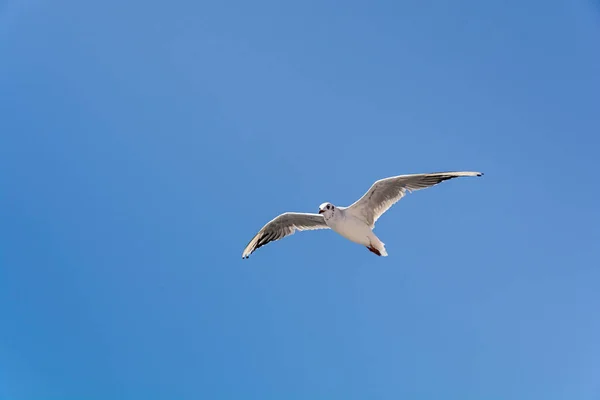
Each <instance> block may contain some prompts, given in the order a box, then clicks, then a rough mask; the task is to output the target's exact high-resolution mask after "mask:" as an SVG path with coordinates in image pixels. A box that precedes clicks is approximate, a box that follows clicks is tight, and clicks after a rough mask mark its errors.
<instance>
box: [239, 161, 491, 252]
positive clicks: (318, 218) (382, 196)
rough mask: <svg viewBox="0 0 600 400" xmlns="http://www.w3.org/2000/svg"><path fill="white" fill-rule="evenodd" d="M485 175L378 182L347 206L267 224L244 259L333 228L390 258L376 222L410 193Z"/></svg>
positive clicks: (325, 206) (324, 208)
mask: <svg viewBox="0 0 600 400" xmlns="http://www.w3.org/2000/svg"><path fill="white" fill-rule="evenodd" d="M482 175H483V173H482V172H471V171H459V172H435V173H430V174H411V175H398V176H392V177H389V178H384V179H380V180H378V181H376V182H375V183H374V184H373V185H371V187H370V188H369V190H368V191H367V192H366V193H365V194H364V195H363V196H362V197H361V198H360V199H358V200H357V201H356V202H354V203H353V204H352V205H350V206H348V207H340V206H335V205H333V204H331V203H329V202H326V203H323V204H321V205H320V206H319V213H318V214H310V213H297V212H286V213H283V214H281V215H279V216H277V217H275V218H274V219H272V220H271V221H269V222H267V224H266V225H265V226H263V227H262V229H261V230H260V231H258V233H257V234H256V235H255V236H254V237H253V238H252V240H251V241H250V242H249V243H248V245H247V246H246V248H245V249H244V252H243V253H242V259H244V258H248V257H250V254H252V253H253V252H254V251H256V249H258V248H259V247H262V246H264V245H266V244H267V243H270V242H273V241H277V240H280V239H283V238H284V237H286V236H290V235H293V234H294V233H295V232H296V231H297V230H298V231H305V230H315V229H332V230H333V231H335V232H336V233H338V234H340V235H341V236H343V237H345V238H346V239H348V240H350V241H352V242H354V243H358V244H360V245H363V246H365V247H366V248H367V249H369V251H371V252H372V253H375V254H376V255H378V256H384V257H385V256H387V255H388V254H387V251H386V250H385V243H383V242H382V241H381V240H379V238H378V237H377V236H376V235H375V233H373V229H374V228H375V222H377V220H378V219H379V217H381V216H382V215H383V213H385V212H386V211H387V210H389V208H390V207H391V206H393V205H394V204H395V203H396V202H398V201H399V200H400V199H401V198H403V197H404V196H405V195H406V193H407V192H409V193H412V192H413V191H415V190H420V189H425V188H428V187H431V186H435V185H437V184H438V183H440V182H443V181H447V180H449V179H453V178H458V177H461V176H482Z"/></svg>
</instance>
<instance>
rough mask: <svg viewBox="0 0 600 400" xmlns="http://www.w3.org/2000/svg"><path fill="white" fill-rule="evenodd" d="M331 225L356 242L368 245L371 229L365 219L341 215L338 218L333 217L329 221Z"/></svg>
mask: <svg viewBox="0 0 600 400" xmlns="http://www.w3.org/2000/svg"><path fill="white" fill-rule="evenodd" d="M327 225H329V227H330V228H331V229H332V230H333V231H335V232H337V233H338V234H340V235H341V236H343V237H345V238H346V239H348V240H351V241H353V242H355V243H360V244H365V245H368V244H369V243H370V241H369V238H368V237H369V234H370V233H371V229H370V228H369V227H368V226H367V224H365V223H364V222H363V221H361V220H359V219H356V218H353V217H351V216H340V217H338V218H331V219H330V220H328V221H327Z"/></svg>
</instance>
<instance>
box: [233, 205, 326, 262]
mask: <svg viewBox="0 0 600 400" xmlns="http://www.w3.org/2000/svg"><path fill="white" fill-rule="evenodd" d="M314 229H329V226H327V224H326V223H325V219H324V218H323V216H322V215H320V214H305V213H293V212H286V213H283V214H281V215H279V216H277V217H275V218H274V219H272V220H271V221H269V222H267V224H266V225H265V226H263V227H262V229H261V230H260V231H258V233H257V234H256V235H255V236H254V237H253V238H252V240H251V241H250V243H248V245H247V246H246V248H245V249H244V252H243V253H242V258H248V257H250V254H252V253H253V252H254V251H255V250H256V249H258V248H259V247H261V246H264V245H265V244H267V243H269V242H274V241H276V240H279V239H283V238H284V237H286V236H289V235H293V234H294V233H295V232H296V230H298V231H305V230H314Z"/></svg>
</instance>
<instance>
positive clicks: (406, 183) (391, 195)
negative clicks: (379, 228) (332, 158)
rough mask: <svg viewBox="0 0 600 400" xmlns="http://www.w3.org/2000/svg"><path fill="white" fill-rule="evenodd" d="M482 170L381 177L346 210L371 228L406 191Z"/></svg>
mask: <svg viewBox="0 0 600 400" xmlns="http://www.w3.org/2000/svg"><path fill="white" fill-rule="evenodd" d="M481 175H483V173H481V172H471V171H457V172H435V173H431V174H412V175H398V176H392V177H390V178H385V179H380V180H378V181H377V182H375V183H374V184H373V185H372V186H371V187H370V188H369V190H368V191H367V192H366V193H365V194H364V195H363V196H362V197H361V198H360V199H358V200H357V201H356V202H354V203H353V204H352V205H350V206H349V207H348V208H347V209H346V210H347V212H349V213H350V214H352V215H354V216H356V217H358V218H360V219H362V220H363V221H365V222H366V223H367V225H369V226H370V227H371V228H373V227H374V226H375V222H376V221H377V220H378V219H379V217H381V215H383V213H385V212H386V211H387V210H388V209H389V208H390V207H391V206H393V205H394V204H395V203H396V202H398V201H399V200H400V199H401V198H402V197H404V195H405V194H406V192H412V191H414V190H419V189H425V188H428V187H431V186H435V185H437V184H438V183H440V182H443V181H447V180H449V179H453V178H458V177H461V176H481Z"/></svg>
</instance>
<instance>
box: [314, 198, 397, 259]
mask: <svg viewBox="0 0 600 400" xmlns="http://www.w3.org/2000/svg"><path fill="white" fill-rule="evenodd" d="M323 217H324V218H325V223H326V224H327V226H329V227H330V228H331V230H333V231H334V232H336V233H338V234H339V235H341V236H343V237H345V238H346V239H348V240H350V241H351V242H354V243H358V244H361V245H363V246H366V247H371V248H373V249H375V250H377V251H379V252H380V253H381V255H382V256H387V255H388V254H387V251H385V244H384V243H383V242H382V241H381V240H379V238H378V237H377V236H376V235H375V233H374V232H373V230H372V229H371V228H370V227H369V225H367V224H366V222H365V221H363V220H362V219H360V218H358V217H356V216H354V215H352V213H350V212H348V211H347V208H346V207H336V208H335V209H331V210H326V211H325V212H324V213H323Z"/></svg>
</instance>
